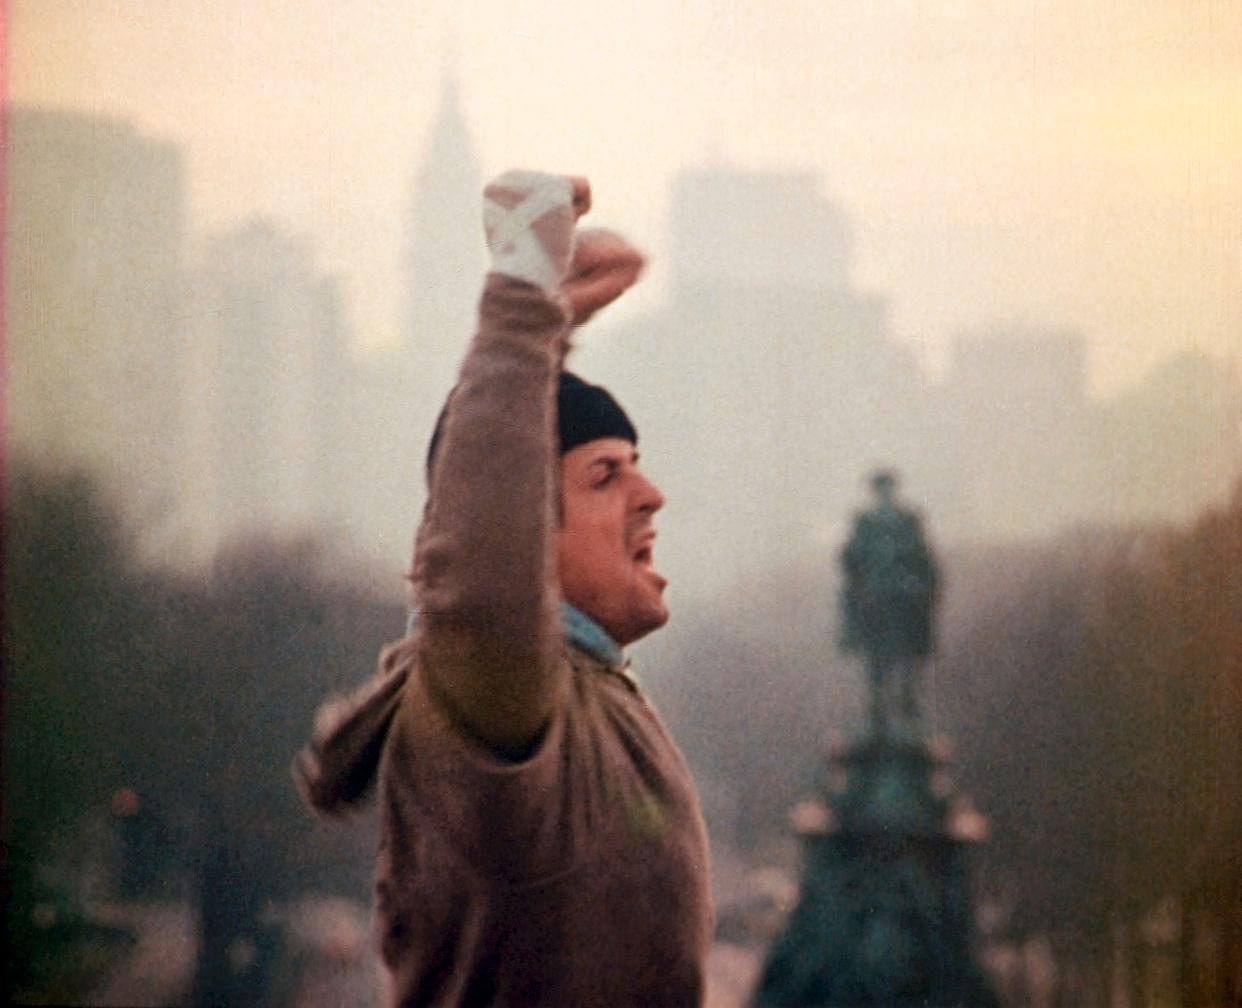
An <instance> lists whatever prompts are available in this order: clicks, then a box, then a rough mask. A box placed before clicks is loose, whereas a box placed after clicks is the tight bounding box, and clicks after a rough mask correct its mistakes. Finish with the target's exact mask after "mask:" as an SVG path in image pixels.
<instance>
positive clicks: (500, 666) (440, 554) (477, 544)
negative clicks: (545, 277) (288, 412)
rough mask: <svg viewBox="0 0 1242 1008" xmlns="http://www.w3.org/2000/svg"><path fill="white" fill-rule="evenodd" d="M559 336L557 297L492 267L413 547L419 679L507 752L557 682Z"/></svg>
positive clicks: (521, 740) (539, 721)
mask: <svg viewBox="0 0 1242 1008" xmlns="http://www.w3.org/2000/svg"><path fill="white" fill-rule="evenodd" d="M567 335H568V318H567V315H566V311H565V308H564V307H563V306H562V304H561V302H560V301H559V300H558V299H556V298H553V297H552V296H550V295H549V294H547V293H546V292H545V291H544V290H542V289H541V288H539V287H537V286H535V285H533V284H531V283H528V282H525V281H523V280H519V279H516V278H514V277H510V276H506V275H504V274H500V273H491V274H489V275H488V277H487V281H486V284H485V286H484V290H483V296H482V299H481V301H480V306H479V328H478V333H477V334H476V336H475V337H474V339H473V341H472V343H471V345H470V349H469V351H468V352H467V354H466V358H465V360H464V362H463V363H462V367H461V373H460V377H459V381H458V384H457V387H456V389H455V390H454V392H453V394H452V397H451V400H450V403H449V406H448V409H447V412H446V415H445V418H444V426H443V428H442V432H441V435H440V442H439V444H438V446H437V450H436V458H435V462H434V470H433V477H432V480H431V494H430V497H429V499H428V502H427V507H426V511H425V513H424V517H423V523H422V526H421V528H420V529H419V535H418V543H417V547H416V552H415V559H414V571H413V578H414V586H415V598H416V604H417V605H418V608H419V610H420V619H421V630H420V632H421V638H422V643H421V653H420V659H421V665H422V670H423V675H424V677H425V678H426V681H427V683H428V686H429V687H430V688H431V689H432V690H433V692H434V693H435V694H436V695H437V697H438V699H440V700H441V702H442V703H443V704H444V705H445V706H446V707H447V708H448V710H449V713H450V714H451V715H452V716H453V717H454V718H455V719H457V720H458V721H459V722H460V723H461V725H462V726H463V727H464V728H465V729H466V730H467V731H468V732H469V733H470V734H472V735H474V736H476V737H477V738H478V739H480V740H481V741H482V742H484V743H485V744H486V745H488V746H489V747H491V748H493V749H495V750H498V751H499V752H501V753H507V754H518V753H520V752H522V751H523V750H524V749H526V748H528V747H529V745H530V744H531V743H532V742H533V741H534V740H535V739H536V738H537V737H538V735H539V733H540V731H541V730H542V728H543V727H544V726H545V724H546V723H547V721H548V718H549V717H550V716H551V713H552V711H553V708H554V706H555V704H556V702H557V698H558V696H559V691H560V688H561V684H560V682H559V677H558V676H559V669H560V662H559V653H560V627H559V615H558V603H559V589H558V587H557V581H556V552H555V551H556V543H555V538H554V536H555V526H554V493H555V480H556V478H557V468H556V456H555V454H554V445H555V443H556V442H555V424H556V417H555V404H556V381H557V376H558V373H559V371H560V367H561V362H562V359H563V356H564V353H565V348H566V340H567Z"/></svg>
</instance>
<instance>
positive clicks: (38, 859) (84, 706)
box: [4, 465, 402, 1003]
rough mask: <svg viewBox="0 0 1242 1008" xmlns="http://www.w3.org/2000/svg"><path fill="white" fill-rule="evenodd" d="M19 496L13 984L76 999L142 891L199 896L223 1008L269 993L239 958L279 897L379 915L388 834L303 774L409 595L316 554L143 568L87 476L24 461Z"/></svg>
mask: <svg viewBox="0 0 1242 1008" xmlns="http://www.w3.org/2000/svg"><path fill="white" fill-rule="evenodd" d="M6 497H7V500H6V528H5V571H4V575H5V642H4V643H5V667H6V684H5V712H4V713H5V740H4V744H5V753H4V784H5V787H4V823H5V846H6V859H7V865H6V868H7V872H8V876H9V883H10V887H9V900H8V907H7V914H6V923H7V927H8V938H9V977H10V983H11V984H13V985H14V986H15V990H16V991H18V992H26V993H27V994H29V995H31V996H33V995H34V994H36V993H38V992H40V991H44V992H46V991H47V990H50V989H51V990H60V989H63V984H62V986H61V987H57V984H58V983H59V982H60V981H63V980H64V978H65V977H66V976H67V975H68V974H69V973H71V972H73V971H74V970H75V969H76V968H77V967H76V966H75V965H74V964H75V963H77V962H79V961H81V960H83V957H84V956H86V959H87V960H88V961H89V960H90V956H89V955H86V953H87V952H88V951H89V950H90V949H92V948H95V949H97V948H98V947H99V943H98V942H97V941H95V939H96V938H98V930H99V929H98V927H97V926H95V925H93V923H92V920H91V917H90V914H89V912H88V910H87V909H86V907H87V903H86V901H87V899H88V898H94V899H100V898H105V897H109V898H115V897H117V896H127V897H138V898H146V899H184V898H191V899H195V898H198V902H199V913H200V926H204V925H205V924H207V923H210V924H211V926H210V927H205V928H204V930H205V931H207V932H210V938H209V941H208V942H206V943H205V946H204V949H203V962H200V974H201V976H200V992H199V993H200V994H201V996H202V998H203V999H204V1000H212V999H213V998H214V999H216V1000H217V1001H220V1000H221V998H220V997H219V996H217V994H216V993H213V992H212V991H211V990H210V988H211V987H212V986H213V985H215V986H216V987H217V988H218V987H219V985H220V984H221V983H224V982H226V980H228V977H233V978H234V979H240V980H244V981H246V985H247V986H248V988H249V989H251V990H257V989H259V988H260V987H261V984H259V983H258V982H257V978H256V977H254V976H250V977H240V978H239V977H238V976H237V974H238V970H237V968H236V965H235V960H236V956H234V959H233V960H230V958H229V952H230V949H234V950H235V947H236V946H237V943H238V942H246V941H250V942H253V943H255V944H258V945H260V946H261V945H262V942H263V941H264V940H267V938H268V936H267V935H266V932H265V930H264V925H263V923H262V918H263V916H264V913H265V911H266V908H267V907H268V905H269V904H270V903H271V901H273V900H280V899H284V898H286V897H288V896H290V895H292V894H295V893H300V892H302V891H304V890H307V889H312V890H320V891H325V890H326V891H335V892H342V893H347V894H350V895H353V896H357V897H359V898H365V893H366V883H367V879H368V877H369V872H370V851H369V849H368V841H369V839H370V833H369V831H367V830H352V831H329V830H328V829H326V828H325V827H324V826H322V825H321V824H318V823H316V822H315V821H314V820H312V819H311V818H310V817H309V815H308V814H307V813H306V812H305V810H304V809H303V808H302V807H301V805H300V803H299V801H298V798H297V796H296V794H295V792H294V789H293V787H292V783H291V780H290V776H289V765H290V761H291V759H292V756H293V754H294V752H295V751H296V750H297V748H298V747H299V746H300V745H301V744H302V742H303V741H304V740H305V738H306V737H307V735H308V733H309V729H310V725H311V721H312V718H313V714H314V711H315V709H316V707H317V706H318V704H319V703H320V702H321V701H322V700H323V699H324V697H325V695H326V693H327V692H328V691H329V690H330V689H332V688H347V687H349V686H351V685H353V684H355V683H356V682H358V681H359V680H361V679H362V678H364V677H365V676H366V675H367V674H368V673H369V672H370V670H371V668H372V666H373V664H374V661H375V655H376V653H377V652H378V649H379V647H380V645H381V644H382V643H383V642H384V641H385V640H386V639H388V638H391V637H392V636H394V635H395V633H396V632H399V630H400V627H401V625H402V613H401V611H400V605H399V599H400V593H399V591H398V590H397V586H395V585H394V591H393V592H392V596H393V603H392V604H385V603H381V602H378V601H377V600H376V599H375V597H374V596H373V595H372V594H371V593H370V592H369V591H367V590H365V589H364V588H361V587H359V585H360V584H361V578H358V577H354V578H351V577H350V571H349V569H348V568H347V567H345V566H343V565H342V564H340V563H339V562H338V561H336V560H335V559H334V558H332V557H331V556H330V555H329V554H328V553H327V551H326V550H325V549H324V548H323V547H322V546H321V545H320V544H318V543H316V542H315V541H313V540H311V539H308V538H304V539H298V540H293V541H283V542H278V541H274V540H270V539H269V540H255V541H251V542H247V543H239V544H237V545H235V546H234V547H233V548H231V549H230V550H229V551H227V552H226V553H225V554H223V555H222V556H221V558H220V560H219V562H218V564H217V565H216V567H215V569H214V570H213V571H211V572H210V574H206V575H202V576H194V577H192V576H178V575H174V574H171V573H168V572H162V571H151V570H144V569H141V568H139V566H138V565H137V563H136V560H135V559H134V557H135V552H134V550H133V548H132V540H131V538H130V536H129V535H128V533H127V532H126V530H125V528H124V526H123V523H122V522H121V520H120V519H119V517H118V514H119V512H118V511H117V510H116V509H114V508H112V507H111V506H110V505H109V502H108V501H107V500H105V499H104V498H103V497H102V496H101V494H100V493H99V491H98V489H97V488H96V487H95V486H94V484H93V483H92V482H91V481H90V480H89V479H88V478H86V477H84V476H82V475H80V474H65V473H53V472H44V471H38V470H36V469H34V468H31V467H28V466H22V465H16V466H12V467H10V470H9V473H8V486H7V492H6ZM121 789H129V790H130V791H132V793H133V795H134V797H135V798H136V802H133V801H131V802H130V805H132V806H133V807H129V806H127V805H126V804H125V803H124V802H122V803H120V804H118V803H117V802H118V798H117V796H118V795H119V794H120V793H121ZM92 822H93V823H105V824H107V825H106V826H104V827H103V830H102V835H95V833H91V832H90V831H86V832H84V831H83V827H84V824H87V823H92ZM117 876H119V877H117ZM91 878H94V879H95V881H94V882H93V883H92V882H90V881H88V880H89V879H91ZM200 897H201V898H200ZM49 908H56V910H55V912H52V913H50V914H49ZM75 922H76V926H72V925H74V924H75ZM92 941H94V944H91V942H92ZM95 958H98V956H96V957H95ZM213 969H214V970H215V971H216V975H214V976H213V975H211V974H212V970H213ZM88 972H89V971H88ZM242 972H244V971H242ZM248 999H249V1000H254V998H250V997H249V995H248ZM223 1000H224V1001H227V1002H228V1003H242V1002H240V1001H238V1000H237V998H236V997H231V996H224V997H223Z"/></svg>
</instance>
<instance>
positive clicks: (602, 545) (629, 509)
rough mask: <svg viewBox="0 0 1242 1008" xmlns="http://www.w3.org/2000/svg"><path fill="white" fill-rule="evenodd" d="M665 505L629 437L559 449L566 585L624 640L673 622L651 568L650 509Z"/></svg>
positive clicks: (572, 598) (574, 599)
mask: <svg viewBox="0 0 1242 1008" xmlns="http://www.w3.org/2000/svg"><path fill="white" fill-rule="evenodd" d="M663 506H664V496H663V495H662V494H661V493H660V491H659V490H658V489H656V486H655V484H653V483H652V482H651V481H650V480H649V479H647V477H646V476H644V475H643V474H642V473H641V472H640V471H639V469H638V452H637V451H636V450H635V449H634V446H633V445H632V444H630V442H628V441H626V440H625V439H624V438H598V439H596V440H595V441H589V442H587V443H586V444H584V445H579V446H578V447H577V448H572V449H570V450H569V451H567V452H566V453H565V454H564V455H562V456H561V529H560V539H559V561H560V578H561V592H562V594H563V595H564V596H565V600H566V601H567V602H569V603H571V604H572V605H574V606H577V607H578V608H579V609H581V610H582V611H583V612H584V613H586V614H587V615H588V616H590V617H591V618H592V619H593V620H595V621H596V622H597V623H598V624H599V625H600V626H602V627H603V628H604V629H605V630H607V631H608V633H609V634H610V635H611V636H612V638H613V640H615V641H616V642H617V643H618V644H621V645H626V644H630V643H632V642H633V641H636V640H638V639H639V638H640V637H642V636H644V635H646V634H648V633H650V632H651V631H652V630H656V629H658V628H660V627H662V626H663V625H664V624H665V623H666V622H667V621H668V608H667V606H665V604H664V598H663V594H664V585H665V583H666V582H665V580H664V578H663V577H661V576H660V575H659V574H657V573H656V572H655V569H654V568H653V567H652V545H653V543H654V541H655V535H656V533H655V527H654V525H653V524H652V516H654V515H655V513H656V512H657V511H658V510H660V508H661V507H663Z"/></svg>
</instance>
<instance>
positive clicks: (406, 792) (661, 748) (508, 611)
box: [298, 172, 712, 1008]
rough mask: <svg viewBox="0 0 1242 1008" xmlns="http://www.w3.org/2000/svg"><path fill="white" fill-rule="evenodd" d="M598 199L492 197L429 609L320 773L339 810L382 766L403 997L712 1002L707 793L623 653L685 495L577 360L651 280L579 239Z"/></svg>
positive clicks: (445, 429)
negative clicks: (601, 326) (608, 311)
mask: <svg viewBox="0 0 1242 1008" xmlns="http://www.w3.org/2000/svg"><path fill="white" fill-rule="evenodd" d="M589 203H590V193H589V189H588V187H587V185H586V183H585V181H584V180H575V179H567V178H562V177H559V176H549V175H540V174H536V173H531V172H510V173H508V174H506V175H504V176H502V177H501V178H500V179H498V180H496V181H495V182H494V183H492V184H491V185H490V186H489V187H488V189H487V191H486V203H485V215H484V219H485V224H486V226H487V233H488V243H489V247H490V248H491V251H492V255H493V264H492V266H493V268H492V272H491V273H490V274H489V275H488V277H487V280H486V283H485V286H484V291H483V296H482V300H481V303H480V308H479V330H478V333H477V335H476V336H475V338H474V340H473V342H472V343H471V346H470V349H469V351H468V352H467V354H466V358H465V360H464V362H463V363H462V367H461V372H460V377H459V381H458V384H457V386H456V388H455V389H454V391H453V393H452V395H451V396H450V398H449V402H448V404H447V405H446V407H445V411H444V413H443V414H442V416H441V420H440V423H439V425H438V426H437V433H436V436H435V437H434V438H433V444H432V449H431V452H430V453H429V459H428V479H429V487H430V493H429V498H428V502H427V507H426V510H425V513H424V517H423V522H422V525H421V527H420V529H419V533H418V537H417V542H416V547H415V561H414V569H413V576H412V579H413V583H414V590H415V599H416V604H417V610H418V616H417V621H416V624H415V625H414V626H413V628H412V631H411V633H410V634H409V635H408V636H407V637H406V639H405V640H403V641H401V642H400V643H398V644H396V645H394V646H392V647H390V648H389V649H387V650H386V651H385V653H384V654H383V655H382V656H381V672H380V675H379V676H378V677H377V679H376V680H375V681H374V682H373V683H372V684H371V685H370V686H369V687H368V688H367V689H366V690H364V692H363V693H362V694H360V695H359V696H358V697H356V698H355V699H354V701H353V702H352V703H345V704H338V705H337V706H336V707H335V708H332V709H330V710H328V711H327V712H326V713H325V714H324V715H323V716H322V719H321V723H320V724H319V725H318V731H317V734H316V738H315V740H314V742H312V744H311V746H310V747H308V750H307V751H305V752H304V753H303V755H302V757H301V758H300V762H299V766H298V772H299V777H300V781H301V784H302V788H303V792H304V794H305V795H306V796H307V798H308V800H310V801H311V802H312V803H313V804H315V805H316V806H317V807H318V808H321V809H323V810H326V811H335V810H339V809H340V808H342V807H343V806H344V805H346V804H349V803H351V802H353V801H355V800H357V799H358V798H359V797H360V796H361V795H362V793H363V792H364V791H365V790H366V788H367V785H368V784H369V781H370V779H371V776H372V774H373V773H374V772H375V770H376V767H377V765H378V776H379V781H380V804H381V816H382V839H381V846H380V853H379V864H378V868H377V873H376V916H377V925H378V928H379V931H380V943H381V952H382V955H383V958H384V961H385V963H386V964H387V965H388V967H389V970H390V971H391V977H392V1000H393V1003H395V1004H399V1005H445V1006H448V1005H497V1006H501V1005H503V1006H515V1005H541V1006H542V1005H546V1006H562V1005H563V1006H566V1008H570V1006H572V1008H588V1006H594V1005H599V1006H608V1008H614V1006H616V1008H619V1006H627V1005H633V1006H635V1008H637V1006H643V1008H659V1006H665V1005H667V1006H693V1005H697V1004H699V1003H701V1001H702V997H703V987H704V981H703V969H704V962H705V958H706V954H707V949H708V946H709V944H710V938H711V929H712V916H711V909H710V904H709V900H708V894H707V857H706V838H705V833H704V829H703V823H702V818H701V815H700V812H699V807H698V801H697V798H696V796H695V793H694V788H693V784H692V782H691V780H690V777H689V774H688V773H687V771H686V767H685V764H684V763H683V761H682V759H681V756H680V754H679V753H678V752H677V750H676V748H675V747H674V746H673V744H672V742H671V741H670V740H669V739H668V737H667V736H666V735H665V733H664V730H663V728H662V727H661V725H660V723H659V720H658V718H657V717H656V715H655V713H654V712H653V711H652V710H651V708H650V707H649V706H648V704H647V702H646V701H645V700H644V698H643V696H642V694H641V692H640V691H639V689H638V687H637V685H636V684H635V682H634V680H633V679H632V678H631V677H630V676H629V674H628V671H627V663H626V662H625V659H624V656H623V654H622V652H621V648H622V647H624V646H625V645H627V644H630V643H632V642H633V641H635V640H638V639H639V638H640V637H642V636H644V635H645V634H647V633H649V632H650V631H652V630H654V629H656V628H658V627H660V626H662V625H663V624H664V622H665V621H666V620H667V618H668V611H667V609H666V607H665V604H664V600H663V590H664V579H663V578H662V577H661V576H660V575H659V574H658V573H656V571H655V569H654V567H653V562H652V560H653V555H652V545H653V542H654V540H655V529H654V525H653V516H654V515H655V513H656V512H657V511H658V510H659V509H660V507H661V506H662V504H663V498H662V497H661V495H660V492H659V491H658V490H657V489H656V487H655V486H654V485H653V484H652V483H651V482H650V481H649V480H648V479H647V478H646V477H645V476H644V475H643V474H642V472H641V470H640V469H639V467H638V453H637V449H636V445H637V434H636V433H635V431H634V428H633V425H632V424H631V423H630V421H629V418H628V417H627V416H626V415H625V413H624V411H623V410H622V409H621V408H620V406H618V405H617V404H616V402H615V400H613V399H612V397H611V396H610V395H609V394H608V393H607V392H605V391H604V390H603V389H600V388H598V387H595V386H591V385H588V384H587V383H585V382H583V381H581V380H580V379H577V378H576V377H574V376H571V375H568V374H564V373H563V372H562V362H563V359H564V355H565V353H566V352H567V350H568V348H569V339H568V337H569V333H570V329H571V325H577V324H581V323H582V322H583V321H585V320H586V319H587V318H589V317H590V316H591V315H592V314H593V313H594V312H595V311H597V310H598V309H599V308H601V307H603V306H604V305H606V304H608V303H609V302H611V301H612V300H614V299H615V298H616V297H617V296H619V295H620V294H621V293H622V292H624V290H626V289H627V288H628V287H629V286H630V285H631V284H632V283H633V282H634V281H635V280H636V279H637V276H638V273H639V271H640V270H641V267H642V258H641V256H639V255H638V253H636V252H635V251H634V250H633V249H631V248H630V247H629V246H628V245H627V244H626V243H625V242H624V241H623V240H622V239H620V238H619V237H617V236H615V235H609V234H590V233H586V234H583V235H580V236H579V239H578V241H577V242H575V241H574V239H573V228H574V223H575V221H576V219H577V218H578V216H580V215H581V214H582V213H584V212H586V210H587V209H588V207H589ZM558 449H559V450H558Z"/></svg>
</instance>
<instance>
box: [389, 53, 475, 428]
mask: <svg viewBox="0 0 1242 1008" xmlns="http://www.w3.org/2000/svg"><path fill="white" fill-rule="evenodd" d="M482 188H483V179H482V175H481V172H480V169H479V164H478V157H477V156H476V154H475V149H474V142H473V140H472V139H471V136H470V131H469V129H468V127H467V125H466V120H465V117H464V115H463V113H462V108H461V94H460V89H459V87H458V85H457V82H456V80H455V79H454V76H453V74H452V72H451V71H447V72H446V73H445V76H444V81H443V84H442V90H441V95H440V105H439V109H438V110H437V113H436V118H435V121H434V123H433V124H432V127H431V131H430V133H429V135H428V137H427V141H426V144H425V146H424V148H423V156H422V161H421V163H420V165H419V168H418V172H417V175H416V179H415V187H414V201H413V206H412V208H411V212H410V216H409V230H408V232H407V237H406V243H405V257H404V261H403V263H402V266H403V275H404V281H405V297H404V303H405V324H404V325H403V326H402V332H403V334H404V337H405V346H404V348H403V353H404V357H405V368H406V377H407V380H408V382H409V386H408V388H407V389H406V390H405V395H406V396H407V397H408V398H409V400H410V401H411V402H413V404H414V409H415V412H414V418H415V419H417V420H425V419H426V414H428V413H429V412H430V413H432V416H433V417H434V411H435V410H438V409H439V404H440V403H441V402H443V401H444V397H445V395H446V394H447V393H448V390H449V388H450V387H451V384H452V381H453V378H454V376H455V374H456V369H457V363H458V361H459V359H460V357H461V353H462V350H463V348H464V346H465V341H466V339H467V337H468V336H469V334H470V333H471V332H472V330H473V324H474V315H475V311H476V306H477V301H478V294H479V284H480V282H481V280H482V277H483V271H484V266H485V262H486V255H485V251H486V250H485V244H484V240H483V215H482V198H481V192H482Z"/></svg>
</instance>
